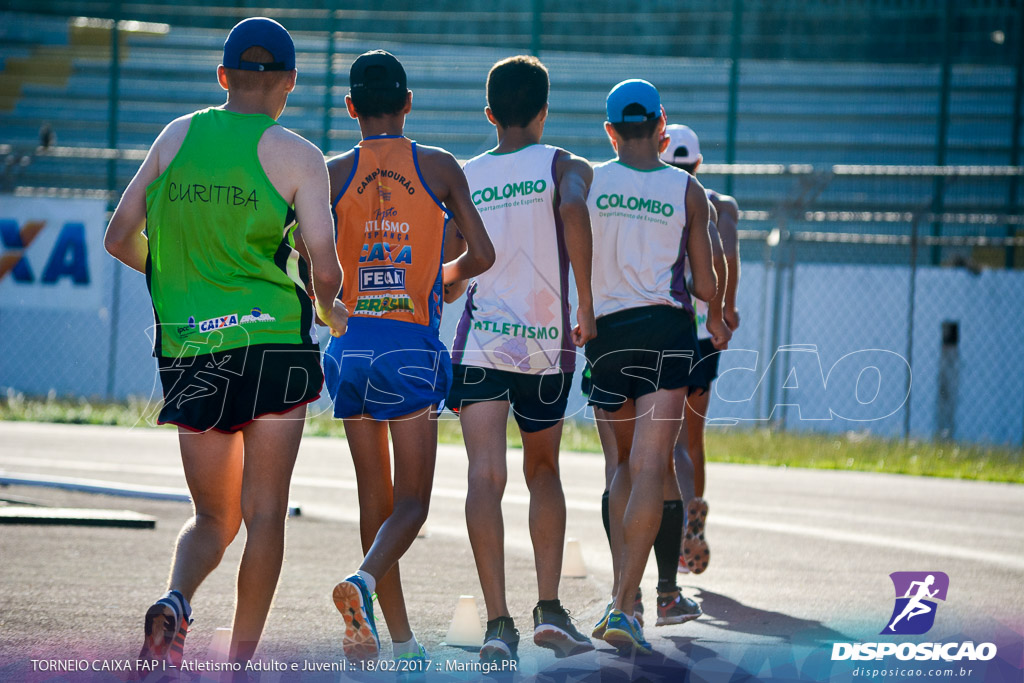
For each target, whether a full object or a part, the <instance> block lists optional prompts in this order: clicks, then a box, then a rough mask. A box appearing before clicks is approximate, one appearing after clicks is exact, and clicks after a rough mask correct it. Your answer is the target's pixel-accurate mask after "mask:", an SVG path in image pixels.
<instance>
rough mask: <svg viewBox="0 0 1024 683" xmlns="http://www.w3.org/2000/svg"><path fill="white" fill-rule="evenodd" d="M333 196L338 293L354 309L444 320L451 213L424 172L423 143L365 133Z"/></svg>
mask: <svg viewBox="0 0 1024 683" xmlns="http://www.w3.org/2000/svg"><path fill="white" fill-rule="evenodd" d="M355 153H356V160H355V163H354V164H353V167H352V173H351V174H349V177H348V180H346V181H345V185H344V187H342V189H341V192H339V193H338V196H337V197H336V198H335V200H334V213H335V222H336V226H337V232H336V239H337V247H338V258H339V259H340V260H341V266H342V268H343V269H344V271H345V277H344V281H343V283H342V288H341V294H339V297H340V298H341V300H342V301H343V302H344V303H345V306H346V307H347V308H348V310H349V314H350V315H351V316H352V317H354V318H356V317H363V318H379V319H386V320H399V321H403V322H411V323H415V324H418V325H424V326H427V327H429V328H431V329H433V330H435V331H436V330H437V329H438V327H439V326H440V324H441V304H442V300H443V298H442V294H443V282H442V278H441V266H442V262H443V249H444V230H445V225H446V223H447V221H448V217H449V214H448V211H447V210H446V209H445V208H444V206H442V205H441V202H439V201H438V200H437V198H436V197H435V196H434V195H433V193H432V192H431V191H430V188H429V187H427V183H426V181H425V180H424V179H423V175H422V174H421V173H420V167H419V161H418V159H417V156H416V143H415V142H413V141H412V140H410V139H409V138H407V137H403V136H400V135H382V136H377V137H371V138H366V139H364V140H363V141H362V142H361V143H359V144H358V145H357V146H356V147H355Z"/></svg>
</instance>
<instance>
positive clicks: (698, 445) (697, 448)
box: [686, 390, 711, 498]
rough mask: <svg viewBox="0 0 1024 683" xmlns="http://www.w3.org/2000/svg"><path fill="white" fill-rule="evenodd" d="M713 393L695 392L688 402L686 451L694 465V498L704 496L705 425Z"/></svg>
mask: <svg viewBox="0 0 1024 683" xmlns="http://www.w3.org/2000/svg"><path fill="white" fill-rule="evenodd" d="M710 401H711V391H710V390H708V391H695V392H693V393H692V394H690V396H689V397H688V398H687V400H686V450H687V453H688V454H689V455H690V462H692V463H693V492H694V496H696V497H698V498H702V497H703V496H704V425H705V421H706V419H707V415H708V404H709V403H710Z"/></svg>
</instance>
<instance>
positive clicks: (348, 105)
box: [345, 95, 359, 119]
mask: <svg viewBox="0 0 1024 683" xmlns="http://www.w3.org/2000/svg"><path fill="white" fill-rule="evenodd" d="M345 108H346V109H348V115H349V117H350V118H353V119H358V118H359V114H358V113H356V106H355V105H354V104H352V96H351V95H345Z"/></svg>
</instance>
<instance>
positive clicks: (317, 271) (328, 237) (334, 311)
mask: <svg viewBox="0 0 1024 683" xmlns="http://www.w3.org/2000/svg"><path fill="white" fill-rule="evenodd" d="M264 137H266V136H264ZM296 137H298V136H296ZM299 139H300V140H301V138H299ZM302 142H303V143H304V144H301V145H294V144H293V145H290V147H291V148H292V149H291V150H289V152H290V154H289V155H288V157H287V159H288V162H287V163H286V164H282V165H283V166H289V167H290V168H288V169H287V170H286V171H285V169H281V168H280V166H277V165H275V171H276V172H282V171H284V172H290V173H289V178H291V179H292V182H295V183H296V186H295V189H294V194H293V197H292V202H293V205H294V207H295V218H296V220H297V221H298V223H299V225H301V226H302V233H301V240H298V241H301V242H302V243H303V245H304V247H305V252H306V253H305V254H304V257H305V258H307V259H308V261H309V266H310V279H311V280H312V282H313V293H314V295H315V296H316V312H317V316H318V317H319V318H320V319H321V320H322V321H323V322H324V323H326V324H327V326H328V327H330V328H331V334H332V335H334V336H335V337H338V336H341V335H342V334H344V333H345V328H346V327H347V326H348V311H347V310H346V308H345V304H343V303H342V302H340V301H338V292H339V291H340V290H341V277H342V273H341V264H340V263H339V262H338V252H337V250H336V249H335V245H334V223H333V221H332V220H331V204H330V181H329V176H328V173H327V166H326V165H325V164H324V157H323V154H321V153H320V150H319V149H317V148H316V147H315V146H314V145H312V144H311V143H309V142H306V141H305V140H302ZM260 147H261V149H260V160H261V162H262V161H263V150H262V147H263V143H262V141H261V143H260ZM263 165H264V168H265V169H266V170H267V177H269V178H270V180H271V182H274V185H275V187H277V183H276V182H275V178H274V175H272V174H271V170H270V168H268V166H270V164H267V163H264V164H263ZM281 194H282V196H283V197H284V198H285V199H286V200H287V199H288V196H287V195H285V194H284V193H283V192H282V193H281Z"/></svg>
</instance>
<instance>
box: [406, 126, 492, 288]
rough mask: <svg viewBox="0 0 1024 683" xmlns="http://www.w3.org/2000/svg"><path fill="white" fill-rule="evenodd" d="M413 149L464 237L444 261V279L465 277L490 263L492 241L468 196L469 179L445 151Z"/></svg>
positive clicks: (450, 280)
mask: <svg viewBox="0 0 1024 683" xmlns="http://www.w3.org/2000/svg"><path fill="white" fill-rule="evenodd" d="M416 149H417V152H418V154H419V161H420V168H421V169H422V170H423V177H424V179H425V180H426V182H427V184H428V186H429V187H430V191H431V192H433V193H434V196H435V197H437V199H438V201H440V202H441V203H442V204H444V205H445V207H446V208H447V209H448V210H449V211H450V212H451V214H452V215H453V217H454V218H455V222H456V223H457V224H458V225H459V231H460V232H461V233H462V236H463V237H464V238H465V239H466V251H465V252H463V253H462V255H460V256H459V257H458V258H456V259H455V260H454V261H449V262H447V263H445V264H444V283H445V284H451V283H454V282H458V281H459V280H468V279H469V278H471V277H474V276H476V275H479V274H480V273H482V272H484V271H485V270H487V269H488V268H490V267H491V266H492V265H494V245H493V244H491V238H490V237H488V236H487V230H486V229H485V228H484V221H483V219H482V218H480V213H479V212H478V211H477V210H476V206H474V204H473V200H472V199H471V198H470V196H469V182H468V181H467V180H466V175H465V174H464V173H463V172H462V167H461V166H459V162H458V161H456V160H455V157H453V156H452V155H451V154H449V153H448V152H446V151H444V150H443V149H439V148H437V147H424V146H417V148H416Z"/></svg>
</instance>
